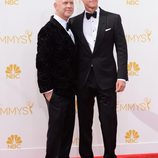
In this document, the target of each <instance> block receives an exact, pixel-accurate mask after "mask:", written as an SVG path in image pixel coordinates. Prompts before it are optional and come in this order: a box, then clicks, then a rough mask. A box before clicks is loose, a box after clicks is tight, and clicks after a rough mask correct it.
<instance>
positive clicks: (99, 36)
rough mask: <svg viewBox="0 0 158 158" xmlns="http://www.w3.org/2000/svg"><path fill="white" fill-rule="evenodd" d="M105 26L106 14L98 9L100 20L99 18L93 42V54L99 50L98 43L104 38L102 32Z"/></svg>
mask: <svg viewBox="0 0 158 158" xmlns="http://www.w3.org/2000/svg"><path fill="white" fill-rule="evenodd" d="M106 25H107V14H106V12H104V11H103V10H102V9H100V18H99V24H98V32H97V37H96V42H95V47H94V51H93V53H95V52H96V50H97V49H98V48H99V44H100V42H101V41H102V40H103V38H104V31H105V28H106Z"/></svg>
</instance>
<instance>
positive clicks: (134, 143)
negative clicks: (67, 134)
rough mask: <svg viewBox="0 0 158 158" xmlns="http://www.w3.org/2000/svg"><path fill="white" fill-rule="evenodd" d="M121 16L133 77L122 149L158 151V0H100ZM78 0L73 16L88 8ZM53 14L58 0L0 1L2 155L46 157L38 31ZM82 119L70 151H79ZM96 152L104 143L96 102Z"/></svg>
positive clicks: (123, 101)
mask: <svg viewBox="0 0 158 158" xmlns="http://www.w3.org/2000/svg"><path fill="white" fill-rule="evenodd" d="M99 5H100V7H101V8H103V9H105V10H107V11H111V12H114V13H118V14H120V15H121V17H122V23H123V26H124V30H125V34H126V39H127V43H128V50H129V60H128V73H129V82H127V87H126V90H125V91H124V92H122V93H119V94H118V103H117V112H118V135H117V148H116V152H117V154H137V153H158V97H157V94H158V82H157V81H158V71H157V68H158V44H157V42H158V29H157V27H158V21H157V19H158V11H157V6H158V1H156V0H151V1H149V0H117V1H116V0H100V1H99ZM83 9H84V8H83V5H82V2H81V1H80V0H75V12H74V15H76V14H78V13H81V12H82V11H83ZM53 13H54V9H53V0H38V1H37V0H0V157H1V158H28V157H29V158H43V157H44V155H45V145H46V132H47V121H48V113H47V106H46V103H45V101H44V98H43V97H42V95H41V94H40V93H39V90H38V87H37V77H36V68H35V57H36V53H37V51H36V47H37V33H38V31H39V30H40V28H41V27H42V26H43V25H44V24H45V23H46V22H47V21H48V20H49V18H50V16H51V15H52V14H53ZM78 144H79V134H78V120H77V110H76V125H75V131H74V137H73V144H72V150H71V156H72V157H74V156H78V155H79V154H78ZM93 149H94V153H95V155H103V142H102V136H101V131H100V123H99V121H98V109H97V105H95V116H94V125H93Z"/></svg>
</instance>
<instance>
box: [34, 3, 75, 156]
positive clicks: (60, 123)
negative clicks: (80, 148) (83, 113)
mask: <svg viewBox="0 0 158 158" xmlns="http://www.w3.org/2000/svg"><path fill="white" fill-rule="evenodd" d="M54 7H55V11H56V12H55V15H54V16H52V17H51V19H50V21H49V22H48V23H47V24H46V25H45V26H44V27H42V29H41V30H40V32H39V34H38V48H37V51H38V53H37V57H36V67H37V73H38V85H39V89H40V92H41V93H43V95H44V97H45V99H46V102H47V105H48V113H49V123H48V133H47V147H46V158H69V152H70V148H71V144H72V136H73V129H74V118H75V100H74V99H75V98H74V96H75V90H74V89H75V71H76V70H75V52H76V48H75V45H74V37H73V34H72V32H71V30H68V28H67V27H66V26H67V21H68V19H69V17H70V16H71V15H72V13H73V10H74V2H73V0H55V3H54Z"/></svg>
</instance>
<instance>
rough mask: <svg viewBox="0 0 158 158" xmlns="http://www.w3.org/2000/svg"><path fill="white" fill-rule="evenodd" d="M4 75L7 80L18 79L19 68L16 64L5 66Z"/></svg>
mask: <svg viewBox="0 0 158 158" xmlns="http://www.w3.org/2000/svg"><path fill="white" fill-rule="evenodd" d="M5 73H6V78H7V79H19V78H20V74H21V68H20V67H19V66H17V65H16V64H10V65H9V66H7V68H6V71H5Z"/></svg>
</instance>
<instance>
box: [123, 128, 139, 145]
mask: <svg viewBox="0 0 158 158" xmlns="http://www.w3.org/2000/svg"><path fill="white" fill-rule="evenodd" d="M139 137H140V136H139V133H138V132H137V131H136V130H134V129H132V130H129V131H127V132H126V134H125V141H126V143H137V140H138V138H139Z"/></svg>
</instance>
